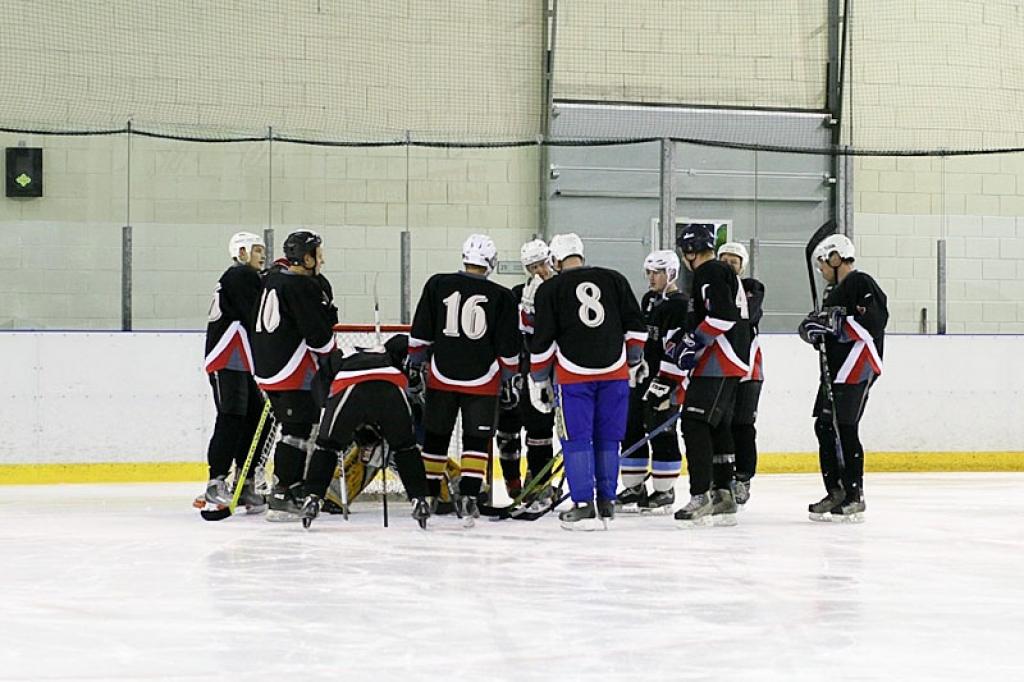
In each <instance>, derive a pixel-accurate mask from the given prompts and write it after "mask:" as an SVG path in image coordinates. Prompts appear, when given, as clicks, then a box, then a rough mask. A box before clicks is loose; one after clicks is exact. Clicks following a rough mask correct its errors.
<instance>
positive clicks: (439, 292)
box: [409, 234, 520, 526]
mask: <svg viewBox="0 0 1024 682" xmlns="http://www.w3.org/2000/svg"><path fill="white" fill-rule="evenodd" d="M497 258H498V252H497V249H496V248H495V246H494V242H493V241H491V238H490V237H487V236H485V235H480V234H474V235H470V237H469V238H468V239H466V241H465V243H464V244H463V246H462V263H463V270H461V271H459V272H453V273H446V274H437V275H434V276H433V277H431V278H430V279H429V280H427V283H426V284H425V285H424V287H423V293H422V294H421V295H420V300H419V303H418V304H417V306H416V314H415V316H414V317H413V322H412V329H411V330H410V334H409V365H410V368H411V370H412V371H413V373H416V372H418V371H419V370H420V368H422V367H426V403H425V406H424V410H423V427H424V431H425V433H424V437H423V461H424V465H425V466H426V471H427V480H428V483H429V484H430V492H431V495H432V497H433V498H434V500H435V501H436V500H437V498H438V496H439V495H440V488H441V482H442V481H443V479H444V472H445V466H446V462H447V460H448V454H447V453H448V443H449V441H450V440H451V437H452V429H454V427H455V420H456V418H457V417H458V416H459V414H460V413H461V414H462V461H461V470H462V474H461V476H460V480H459V491H458V497H457V499H456V500H455V502H456V505H457V507H456V508H457V513H458V514H459V515H460V516H461V517H462V518H463V520H464V523H465V525H466V526H471V525H473V520H474V519H475V518H477V517H479V515H480V512H479V507H478V505H477V496H478V495H479V494H480V489H481V486H482V484H483V481H484V478H485V477H486V475H487V467H488V463H489V460H490V456H489V454H488V452H489V445H490V441H491V438H492V437H493V435H494V426H495V421H496V419H497V411H498V394H499V392H501V390H502V384H503V383H505V384H507V383H508V382H510V381H511V380H512V379H513V377H515V376H516V374H517V373H518V371H519V345H520V340H519V333H518V331H517V329H516V304H515V301H514V299H513V298H512V292H510V291H509V290H508V289H506V288H505V287H503V286H501V285H500V284H497V283H495V282H492V281H490V280H489V279H487V277H488V276H489V275H490V274H491V272H493V270H494V267H495V264H496V263H497ZM428 360H429V362H428ZM506 390H508V389H507V387H506Z"/></svg>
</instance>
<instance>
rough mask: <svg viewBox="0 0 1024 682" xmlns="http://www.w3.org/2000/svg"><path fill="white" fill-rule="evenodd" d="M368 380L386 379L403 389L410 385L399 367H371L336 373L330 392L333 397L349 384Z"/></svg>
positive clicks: (352, 384)
mask: <svg viewBox="0 0 1024 682" xmlns="http://www.w3.org/2000/svg"><path fill="white" fill-rule="evenodd" d="M367 381H386V382H388V383H390V384H394V385H395V386H397V387H398V388H400V389H402V390H403V391H404V390H405V389H406V388H408V386H409V380H408V379H407V378H406V377H405V375H404V374H402V372H401V371H400V370H399V369H398V368H397V367H370V368H367V369H353V370H341V371H340V372H338V373H337V374H335V375H334V380H333V381H331V391H330V394H331V396H332V397H333V396H335V395H337V394H339V393H341V392H342V391H344V390H345V389H346V388H348V387H349V386H355V385H356V384H361V383H364V382H367Z"/></svg>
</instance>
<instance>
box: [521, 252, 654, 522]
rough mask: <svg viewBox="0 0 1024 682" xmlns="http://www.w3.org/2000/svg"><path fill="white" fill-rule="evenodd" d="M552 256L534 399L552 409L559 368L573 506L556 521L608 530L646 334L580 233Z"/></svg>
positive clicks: (541, 301) (614, 277) (634, 307)
mask: <svg viewBox="0 0 1024 682" xmlns="http://www.w3.org/2000/svg"><path fill="white" fill-rule="evenodd" d="M551 256H552V257H553V258H554V260H555V267H556V268H557V269H558V271H559V275H558V277H555V278H554V279H552V280H550V281H549V282H546V283H545V284H544V285H542V286H541V287H540V288H539V289H538V290H537V298H536V319H535V321H534V334H533V339H532V340H531V342H530V350H531V354H530V363H531V368H530V399H531V400H532V401H533V403H534V405H535V406H536V407H537V409H538V410H539V411H541V412H550V411H551V410H552V408H553V407H554V403H555V397H554V392H553V390H552V378H551V374H552V369H554V381H555V383H556V384H557V388H558V397H557V404H558V407H559V408H560V409H561V420H560V422H559V438H560V439H561V441H562V456H563V459H564V462H565V473H566V478H567V479H568V481H569V492H570V496H571V497H572V501H573V507H572V509H569V510H567V511H564V512H562V513H561V514H559V519H560V520H561V521H562V527H563V528H566V529H568V530H574V529H577V528H578V529H581V530H592V529H594V528H595V527H596V524H597V519H598V517H600V521H601V525H602V526H603V527H604V528H607V527H608V521H609V520H611V519H613V518H614V516H615V486H616V482H617V481H618V477H619V444H620V442H621V441H622V438H623V436H624V435H625V432H626V413H627V410H628V404H629V388H630V385H634V386H635V385H637V384H639V383H641V382H643V380H644V379H645V378H646V374H647V365H646V363H644V361H643V347H644V343H645V342H646V341H647V331H646V327H645V326H644V321H643V315H642V314H641V312H640V306H639V305H638V304H637V301H636V298H635V297H634V296H633V292H632V291H631V290H630V288H629V283H628V282H627V281H626V278H625V277H623V276H622V275H621V274H620V273H618V272H615V271H614V270H609V269H606V268H600V267H591V266H587V265H585V263H584V259H583V240H581V239H580V238H579V236H578V235H576V234H572V233H570V234H560V235H556V236H555V237H554V238H553V239H552V240H551ZM595 484H596V485H595ZM595 487H596V492H597V506H596V509H595V505H594V493H595Z"/></svg>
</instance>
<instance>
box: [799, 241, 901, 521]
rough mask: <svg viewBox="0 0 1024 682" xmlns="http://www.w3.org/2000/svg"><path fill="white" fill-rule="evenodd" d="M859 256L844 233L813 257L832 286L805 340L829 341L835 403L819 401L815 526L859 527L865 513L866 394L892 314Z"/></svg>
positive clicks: (805, 329)
mask: <svg viewBox="0 0 1024 682" xmlns="http://www.w3.org/2000/svg"><path fill="white" fill-rule="evenodd" d="M854 255H855V254H854V247H853V242H851V241H850V240H849V238H847V237H846V236H844V235H832V236H831V237H827V238H826V239H825V240H824V241H822V242H821V244H819V245H818V247H817V248H816V249H815V251H814V255H813V257H814V260H815V263H816V264H817V266H818V270H819V271H820V272H821V274H822V275H823V276H824V277H825V281H826V282H828V287H827V288H826V290H825V294H824V298H823V300H822V310H821V312H819V313H810V314H809V315H808V316H807V318H806V319H805V320H804V321H803V322H801V323H800V327H799V333H800V337H801V338H802V339H803V340H804V341H806V342H808V343H810V344H812V345H815V346H818V345H819V344H821V343H824V352H825V357H826V359H827V362H828V371H829V376H830V378H831V380H832V384H831V387H832V395H833V397H834V403H832V402H830V401H829V400H828V397H827V395H826V391H825V386H824V385H822V386H821V387H820V388H819V390H818V397H817V400H816V401H815V403H814V413H813V416H814V418H815V419H814V434H815V435H816V436H817V437H818V457H819V460H820V463H821V473H822V478H823V479H824V482H825V490H826V491H827V494H826V495H825V497H824V498H823V499H822V500H820V501H819V502H816V503H814V504H811V505H809V507H808V511H809V512H810V517H811V519H812V520H814V521H831V520H837V521H861V520H863V513H864V510H865V508H866V507H865V503H864V448H863V446H862V445H861V442H860V434H859V428H860V419H861V417H862V416H863V414H864V406H865V404H866V403H867V399H868V391H869V390H870V388H871V385H872V384H873V383H874V381H875V379H877V378H878V376H879V375H880V374H881V373H882V352H883V345H884V342H885V325H886V324H887V323H888V321H889V309H888V304H887V299H886V296H885V293H884V292H883V291H882V289H881V287H879V286H878V283H877V282H876V281H875V280H874V279H873V278H872V277H871V276H870V275H868V274H866V273H863V272H860V271H859V270H857V269H856V268H855V266H854V263H855V259H854ZM833 404H834V407H835V414H834V415H833V413H832V407H833ZM834 424H838V430H839V438H838V440H839V445H840V448H841V450H842V452H841V453H840V452H838V451H837V449H836V440H837V439H836V433H835V429H834V426H833V425H834Z"/></svg>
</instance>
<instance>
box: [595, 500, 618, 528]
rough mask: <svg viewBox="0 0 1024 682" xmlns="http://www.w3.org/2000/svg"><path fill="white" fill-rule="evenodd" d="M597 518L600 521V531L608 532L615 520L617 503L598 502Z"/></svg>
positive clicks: (608, 501)
mask: <svg viewBox="0 0 1024 682" xmlns="http://www.w3.org/2000/svg"><path fill="white" fill-rule="evenodd" d="M597 517H598V519H599V520H600V525H599V526H597V528H598V529H599V530H608V528H609V526H610V525H611V522H612V521H614V520H615V502H614V501H612V500H602V499H598V500H597Z"/></svg>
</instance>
